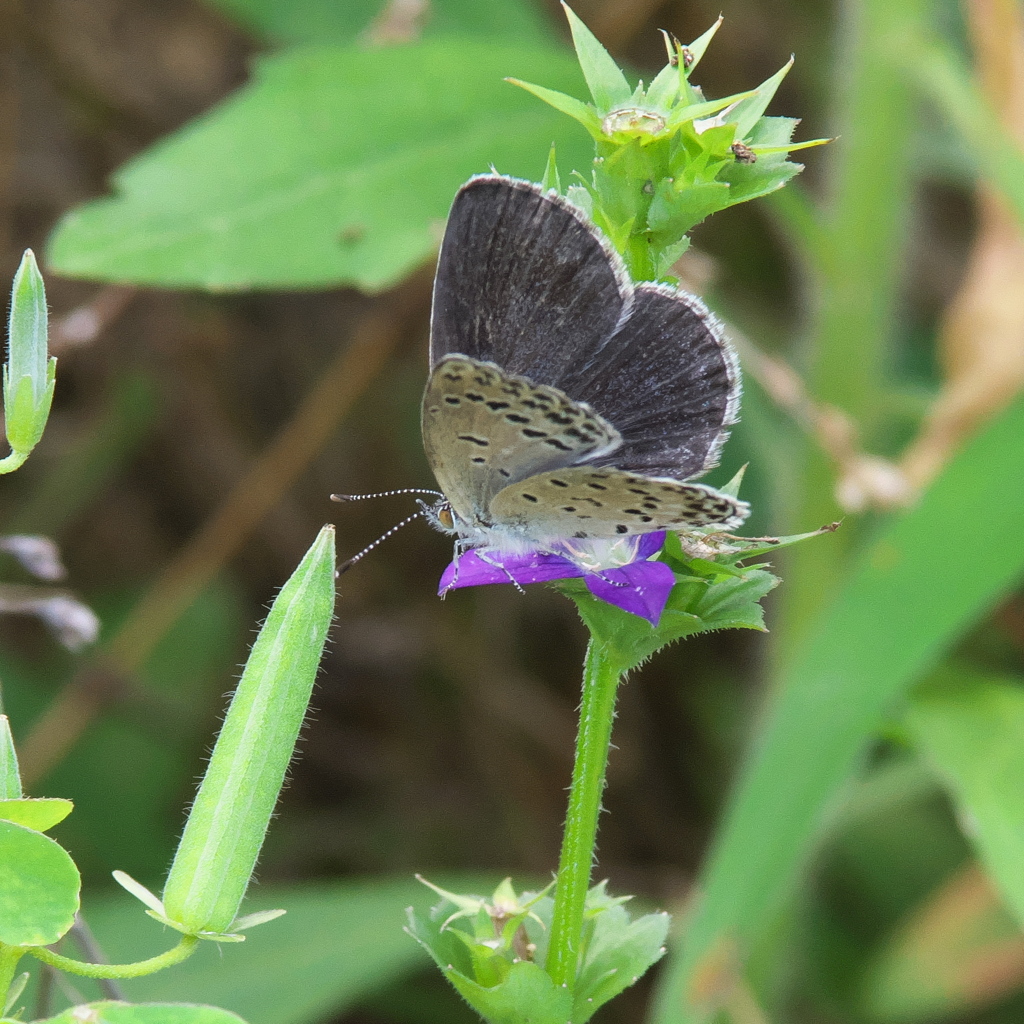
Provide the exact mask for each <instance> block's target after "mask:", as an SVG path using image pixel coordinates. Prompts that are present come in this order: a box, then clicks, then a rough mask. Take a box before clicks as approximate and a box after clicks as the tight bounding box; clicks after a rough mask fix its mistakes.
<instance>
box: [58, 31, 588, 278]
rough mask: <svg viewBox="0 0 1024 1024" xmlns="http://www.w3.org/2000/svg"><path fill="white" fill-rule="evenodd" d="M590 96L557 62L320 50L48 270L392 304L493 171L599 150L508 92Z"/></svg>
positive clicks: (184, 145)
mask: <svg viewBox="0 0 1024 1024" xmlns="http://www.w3.org/2000/svg"><path fill="white" fill-rule="evenodd" d="M510 72H511V73H515V74H520V75H522V76H524V77H528V78H534V79H539V80H542V81H545V82H549V83H551V84H552V85H554V86H564V87H566V88H568V89H570V90H572V89H574V88H578V87H579V77H578V76H579V70H578V68H576V66H575V63H574V62H573V61H572V60H571V59H569V58H568V57H566V56H565V55H563V54H561V53H558V52H557V51H554V50H544V49H538V48H533V49H529V48H521V47H510V46H505V45H497V44H493V43H491V44H484V43H477V42H472V41H469V40H448V41H446V42H444V43H438V42H434V43H424V44H422V45H417V46H408V47H393V48H389V49H386V50H365V49H360V48H345V47H317V48H309V49H305V50H302V51H299V52H292V53H289V54H285V55H282V56H280V57H275V58H272V59H269V60H265V61H263V62H261V63H260V64H259V65H257V69H256V73H255V76H254V80H253V82H252V83H251V84H249V85H248V86H246V87H245V88H243V89H241V90H239V92H237V93H236V94H235V95H234V96H232V97H230V98H229V99H228V100H227V101H225V102H224V103H223V104H221V105H220V106H219V107H217V108H216V109H214V110H213V111H211V112H210V113H209V114H207V115H205V116H204V117H202V118H200V119H199V120H198V121H195V122H193V123H192V124H191V125H189V126H187V127H186V128H184V129H183V130H182V131H180V132H178V133H176V134H175V135H173V136H171V137H170V138H168V139H165V140H164V141H163V142H161V143H159V144H158V145H157V146H155V147H154V148H153V149H151V150H150V151H149V152H147V153H145V154H143V155H142V156H141V157H138V158H137V159H135V160H133V161H132V162H131V163H129V164H128V165H126V166H125V167H123V168H122V169H121V170H120V171H118V173H117V174H116V175H115V176H114V188H115V192H116V194H115V195H114V196H113V197H111V198H107V199H100V200H97V201H94V202H91V203H87V204H85V205H84V206H82V207H79V208H78V209H77V210H75V211H73V212H72V213H70V214H69V215H68V216H66V217H65V218H64V219H63V220H62V221H61V223H60V224H59V225H58V227H57V229H56V232H55V234H54V235H53V237H52V239H51V241H50V246H49V251H48V253H47V256H48V259H49V261H50V263H51V264H52V266H53V267H54V269H55V270H58V271H59V272H60V273H63V274H67V275H69V276H72V277H87V278H92V279H99V280H110V281H126V282H133V283H137V284H158V285H163V286H172V287H200V288H209V289H216V290H226V289H227V290H240V289H248V288H261V287H262V288H269V287H275V288H280V287H285V288H322V287H327V286H332V285H338V284H349V285H356V286H359V287H361V288H364V289H367V290H369V291H377V290H380V289H383V288H387V287H389V286H390V285H392V284H394V283H395V282H396V281H398V280H400V279H401V278H402V277H403V276H404V275H406V274H408V273H409V272H410V271H412V270H413V269H414V268H415V267H417V266H418V265H420V264H421V263H423V262H424V261H426V260H427V259H428V258H429V257H430V255H431V253H432V252H433V251H434V249H435V248H436V246H437V239H438V232H439V231H440V229H441V226H442V225H443V223H444V220H445V218H446V216H447V213H448V208H449V206H450V204H451V199H452V196H453V195H454V193H455V191H456V190H457V188H458V187H459V185H461V184H462V182H463V181H465V180H466V178H468V177H469V176H470V175H472V174H475V173H478V172H482V171H486V170H487V169H488V168H489V167H490V166H491V165H492V164H493V165H494V166H495V167H497V169H498V170H499V171H501V172H502V173H507V174H514V175H519V176H521V177H533V176H534V175H535V174H536V173H537V170H538V156H537V154H538V153H544V152H547V150H548V148H549V147H550V145H551V143H552V141H554V142H556V143H557V145H558V151H559V155H560V157H561V159H563V160H564V161H565V165H566V166H573V165H575V166H585V165H587V164H588V163H589V161H590V159H591V154H590V153H589V152H588V150H589V146H588V144H587V143H586V136H585V135H584V134H583V133H582V132H579V131H578V130H577V129H574V128H571V127H570V126H569V125H568V124H567V123H566V122H565V121H564V119H563V118H561V117H559V116H558V115H557V114H555V113H554V112H552V111H549V110H547V109H545V108H544V107H543V106H541V105H539V104H538V103H537V102H536V100H534V99H532V98H531V97H529V96H526V95H524V94H523V93H522V91H521V90H519V89H516V88H514V87H512V86H510V85H509V84H508V83H506V82H505V81H503V79H504V77H505V76H506V75H508V74H509V73H510Z"/></svg>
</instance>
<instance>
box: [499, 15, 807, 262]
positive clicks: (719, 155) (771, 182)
mask: <svg viewBox="0 0 1024 1024" xmlns="http://www.w3.org/2000/svg"><path fill="white" fill-rule="evenodd" d="M562 6H563V7H564V9H565V12H566V16H567V17H568V19H569V25H570V28H571V29H572V37H573V44H574V45H575V47H576V56H577V59H578V60H579V63H580V68H581V69H582V71H583V76H584V78H585V79H586V82H587V87H588V88H589V90H590V95H591V98H592V99H593V104H592V105H591V104H587V103H583V102H582V101H580V100H578V99H575V98H574V97H572V96H569V95H566V94H564V93H560V92H557V91H555V90H553V89H550V88H548V87H546V86H538V85H531V84H530V83H527V82H521V81H518V80H516V79H512V81H515V83H516V84H517V85H521V86H522V87H523V88H524V89H526V90H527V91H529V92H531V93H533V94H534V95H535V96H537V97H538V98H539V99H542V100H543V101H544V102H545V103H548V104H549V105H551V106H552V107H554V108H555V109H556V110H559V111H561V112H562V113H563V114H568V115H569V116H570V117H572V118H574V119H575V120H577V121H579V123H580V124H582V125H583V127H584V128H586V129H587V131H588V132H589V133H590V134H591V136H592V137H593V139H594V141H595V143H596V148H597V158H596V159H595V161H594V165H593V173H592V177H591V179H590V180H589V181H587V179H586V178H584V177H582V176H580V180H581V181H582V183H583V184H582V186H580V185H576V186H573V187H572V188H571V189H570V190H569V195H570V197H571V198H572V199H573V200H574V201H575V202H577V203H578V204H579V205H580V206H582V207H583V208H584V209H586V210H587V212H588V213H589V214H590V216H591V217H592V218H593V220H594V223H596V224H597V225H598V226H599V227H600V228H601V229H602V230H603V231H604V232H605V233H606V234H607V235H608V238H609V239H610V240H611V242H612V244H613V245H614V246H615V248H616V249H618V250H619V252H621V253H622V255H623V257H624V258H625V261H626V265H627V266H628V267H629V270H630V273H631V274H632V276H633V278H634V280H637V281H647V280H658V279H659V278H663V277H665V276H666V275H667V274H668V272H669V269H670V267H671V266H672V264H673V263H674V262H675V261H676V260H677V259H678V258H679V257H680V256H681V255H682V253H683V252H684V251H685V250H686V248H687V246H688V244H689V240H688V239H687V237H686V233H687V232H688V231H690V229H691V228H693V227H694V226H695V225H697V224H699V223H700V222H701V221H702V220H704V219H705V218H706V217H708V216H710V215H711V214H712V213H715V212H717V211H719V210H724V209H726V208H727V207H729V206H735V205H736V204H737V203H742V202H746V201H747V200H749V199H756V198H757V197H759V196H762V195H766V194H767V193H769V192H773V191H775V190H776V189H779V188H781V187H782V186H783V185H784V184H785V183H786V182H787V181H788V180H789V179H790V178H791V177H793V175H795V174H797V173H798V172H799V171H800V170H801V169H802V167H801V165H800V164H794V163H789V162H788V161H787V159H786V154H787V153H789V152H790V151H791V150H793V149H803V148H805V147H807V146H815V145H821V144H822V142H824V141H825V140H822V139H816V140H814V141H812V142H805V143H801V144H799V145H797V144H793V143H792V142H791V141H790V137H791V135H792V133H793V129H794V128H795V127H796V124H797V122H796V121H795V120H793V119H791V118H770V119H769V118H764V117H762V115H763V114H764V111H765V110H766V109H767V107H768V104H769V103H770V102H771V100H772V97H773V96H774V95H775V92H776V90H777V89H778V87H779V85H780V83H781V82H782V79H783V78H784V77H785V76H786V73H787V72H788V71H789V69H790V67H791V66H792V63H793V62H792V61H790V62H789V64H787V65H786V66H785V67H783V68H782V69H781V70H780V71H779V72H778V73H777V74H775V75H773V76H772V77H771V78H769V79H768V80H767V81H765V82H762V83H761V85H759V86H758V87H757V88H756V89H754V90H753V91H751V92H746V93H739V94H737V95H735V96H727V97H725V98H724V99H720V100H712V101H706V100H705V99H704V96H703V94H702V93H701V92H700V90H699V89H697V88H695V87H694V86H692V85H691V84H690V74H691V72H692V71H693V68H694V67H695V66H696V63H697V59H699V57H700V56H702V55H703V53H704V50H705V49H706V48H707V45H708V43H709V42H710V41H711V38H712V37H713V36H714V33H715V31H716V30H717V28H718V24H720V23H721V19H719V22H718V23H716V25H715V26H713V27H712V28H711V29H709V30H708V32H706V33H705V34H704V35H703V36H701V38H700V39H699V40H697V42H695V43H694V44H693V45H692V46H690V47H686V46H682V45H681V44H680V43H679V42H678V41H677V40H669V38H668V37H666V41H667V42H668V44H669V62H668V64H666V66H665V67H664V68H663V69H662V70H661V71H660V72H659V73H658V75H657V76H656V77H655V79H654V80H653V81H652V82H651V84H650V86H649V87H648V88H647V89H644V86H643V83H642V82H641V83H640V84H639V85H637V87H636V88H635V89H634V88H632V87H631V86H630V84H629V82H628V81H627V80H626V76H625V75H624V74H623V73H622V71H621V70H620V68H619V67H618V65H617V64H616V63H615V61H614V60H613V59H612V58H611V56H610V55H609V53H608V51H607V50H605V48H604V47H603V46H602V45H601V43H600V42H599V41H598V40H597V38H596V37H595V36H594V34H593V33H592V32H591V31H590V30H589V29H588V28H587V26H586V25H584V24H583V22H582V21H581V20H580V19H579V18H578V17H577V16H576V15H575V14H574V13H573V12H572V10H570V8H569V7H568V6H566V5H565V4H564V3H563V5H562ZM578 170H579V168H577V171H578Z"/></svg>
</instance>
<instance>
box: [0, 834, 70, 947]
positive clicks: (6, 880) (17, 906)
mask: <svg viewBox="0 0 1024 1024" xmlns="http://www.w3.org/2000/svg"><path fill="white" fill-rule="evenodd" d="M80 885H81V880H80V878H79V876H78V869H77V868H76V867H75V865H74V862H73V861H72V860H71V858H70V857H69V856H68V853H67V851H66V850H64V849H63V847H61V846H58V845H57V844H56V843H55V842H54V841H53V840H52V839H50V838H49V837H48V836H44V835H43V834H42V833H41V832H36V831H34V830H33V829H30V828H25V826H24V825H16V824H15V823H14V822H12V821H2V820H0V942H3V943H6V944H7V945H9V946H48V945H49V944H50V943H51V942H56V941H57V940H58V939H59V938H60V937H61V936H62V935H64V934H65V933H66V932H67V931H68V929H69V928H70V927H71V925H72V924H74V921H75V913H76V912H77V911H78V890H79V887H80Z"/></svg>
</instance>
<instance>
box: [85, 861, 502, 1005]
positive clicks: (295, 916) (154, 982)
mask: <svg viewBox="0 0 1024 1024" xmlns="http://www.w3.org/2000/svg"><path fill="white" fill-rule="evenodd" d="M443 881H444V884H445V885H446V886H448V887H450V888H453V889H466V890H470V889H474V888H483V887H484V886H485V885H489V886H493V884H494V883H493V880H492V879H487V880H486V882H484V881H483V880H481V879H479V878H476V877H474V878H468V877H445V878H444V880H443ZM259 899H260V902H261V903H269V904H271V905H273V906H278V907H283V908H284V909H285V910H287V913H286V914H285V916H284V917H282V918H280V919H279V920H277V921H275V922H274V924H273V925H272V926H271V927H269V928H263V929H260V930H259V931H255V932H252V933H251V934H250V935H248V936H247V938H246V941H245V942H244V943H242V944H241V945H236V946H232V947H231V948H230V950H225V951H223V952H222V951H221V950H219V949H218V948H217V947H215V946H214V945H213V944H212V943H211V944H204V945H203V947H202V948H201V949H200V950H199V951H198V952H197V953H196V955H195V956H194V957H192V959H190V960H189V961H187V962H186V963H184V964H182V965H181V966H179V967H177V968H175V970H173V971H165V972H163V973H160V974H152V975H149V976H147V977H144V978H137V979H133V980H131V981H127V982H125V983H124V988H125V991H126V992H127V994H128V996H129V997H130V998H132V999H136V1000H141V1001H150V1000H171V999H182V998H184V999H187V1000H189V1001H190V1002H202V1003H212V1004H216V1005H218V1006H224V1007H227V1008H228V1009H230V1010H232V1011H234V1012H235V1013H238V1014H240V1015H241V1016H242V1017H244V1018H245V1019H246V1020H247V1021H249V1022H250V1024H302V1022H304V1021H312V1020H321V1019H325V1018H327V1017H329V1016H335V1015H338V1014H341V1013H343V1012H345V1011H346V1010H349V1009H351V1008H352V1007H354V1006H357V1005H358V1004H359V1003H360V1002H361V1001H362V1000H364V999H366V998H367V997H368V996H370V995H371V994H372V993H374V992H376V991H378V990H380V989H384V988H386V987H387V986H388V985H390V984H393V983H394V982H395V981H396V980H397V979H401V978H404V977H407V976H409V975H412V974H414V973H416V972H417V971H419V970H421V969H422V966H423V954H422V951H421V950H420V949H419V947H418V946H417V945H416V944H415V943H413V942H410V941H409V937H408V936H407V935H405V934H404V933H403V931H402V924H403V916H404V910H403V908H405V907H408V906H415V907H417V908H420V909H421V910H422V912H423V913H426V911H427V910H428V909H429V906H430V903H431V902H432V901H433V900H435V899H436V897H433V896H432V894H431V893H429V891H428V890H426V889H425V888H424V887H423V886H422V885H421V884H420V883H419V882H417V881H415V880H414V879H413V878H409V877H406V878H391V877H376V878H367V879H361V880H346V881H341V882H333V883H313V884H307V885H304V886H294V887H287V888H286V887H282V886H260V888H259ZM89 906H90V912H89V922H90V925H91V927H92V929H93V931H94V932H95V934H96V937H97V939H98V941H99V942H100V943H102V945H103V947H104V949H105V950H106V951H107V952H108V954H109V955H110V956H111V957H112V958H114V959H127V958H129V957H132V956H136V955H139V954H140V953H141V954H143V955H148V954H150V953H156V952H157V951H159V950H160V949H162V948H164V946H165V944H166V938H165V937H164V936H163V935H162V934H161V932H162V931H163V929H160V928H158V927H157V926H156V925H155V924H154V923H153V921H151V920H150V919H149V918H147V917H144V916H143V915H141V914H140V913H139V911H138V905H137V904H135V903H134V901H130V900H127V899H126V898H125V897H124V894H123V893H122V894H121V895H120V897H119V898H117V897H113V896H111V897H109V898H107V899H102V900H101V899H96V898H92V899H90V900H89ZM227 956H230V958H231V965H230V970H226V969H225V957H227ZM268 964H273V965H274V969H273V970H268V967H267V965H268ZM454 998H455V997H454V996H453V997H452V999H453V1002H454Z"/></svg>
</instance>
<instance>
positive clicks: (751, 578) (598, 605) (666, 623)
mask: <svg viewBox="0 0 1024 1024" xmlns="http://www.w3.org/2000/svg"><path fill="white" fill-rule="evenodd" d="M778 582H779V581H778V580H777V579H776V578H775V577H774V576H772V575H771V573H768V572H765V571H764V570H763V569H747V570H745V571H744V573H743V575H742V577H739V578H734V577H727V578H725V579H721V580H718V581H716V582H714V583H707V582H706V581H704V580H700V581H695V582H687V581H683V582H679V583H677V584H676V585H675V587H674V588H673V590H672V593H671V594H670V595H669V599H668V603H667V604H666V605H665V610H664V612H662V615H661V621H660V622H659V623H658V625H657V626H652V625H651V624H650V623H648V622H646V621H645V620H643V619H641V618H638V617H637V616H636V615H630V614H629V612H624V611H622V609H621V608H616V607H614V606H613V605H610V604H607V603H606V602H605V601H601V600H600V599H598V598H596V597H594V596H593V595H592V594H591V593H590V591H588V590H587V589H586V588H585V586H584V585H583V584H580V583H577V582H576V581H569V582H566V583H561V584H558V587H559V589H562V590H564V591H565V592H566V593H567V594H568V595H569V597H571V598H572V599H573V600H574V601H575V602H576V607H577V608H578V609H579V613H580V617H581V618H582V619H583V621H584V622H585V623H586V624H587V627H588V628H589V629H590V632H591V633H592V634H593V635H594V637H595V638H598V639H599V641H600V642H602V643H606V644H608V645H609V648H610V650H611V657H612V658H613V659H614V660H615V661H616V663H617V664H619V665H621V666H622V668H621V671H623V672H628V671H629V670H630V669H633V668H635V667H636V666H637V665H639V664H640V663H641V662H643V661H646V660H647V658H649V657H650V656H651V655H652V654H654V652H655V651H657V650H658V649H659V648H661V647H664V646H665V644H670V643H672V642H673V641H675V640H681V639H682V638H683V637H686V636H694V635H695V634H697V633H705V632H707V631H709V630H712V629H764V615H763V612H762V609H761V605H760V604H759V602H760V600H761V598H763V597H764V596H765V595H766V594H767V593H768V592H769V591H770V590H771V589H772V588H773V587H775V586H776V585H777V584H778Z"/></svg>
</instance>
